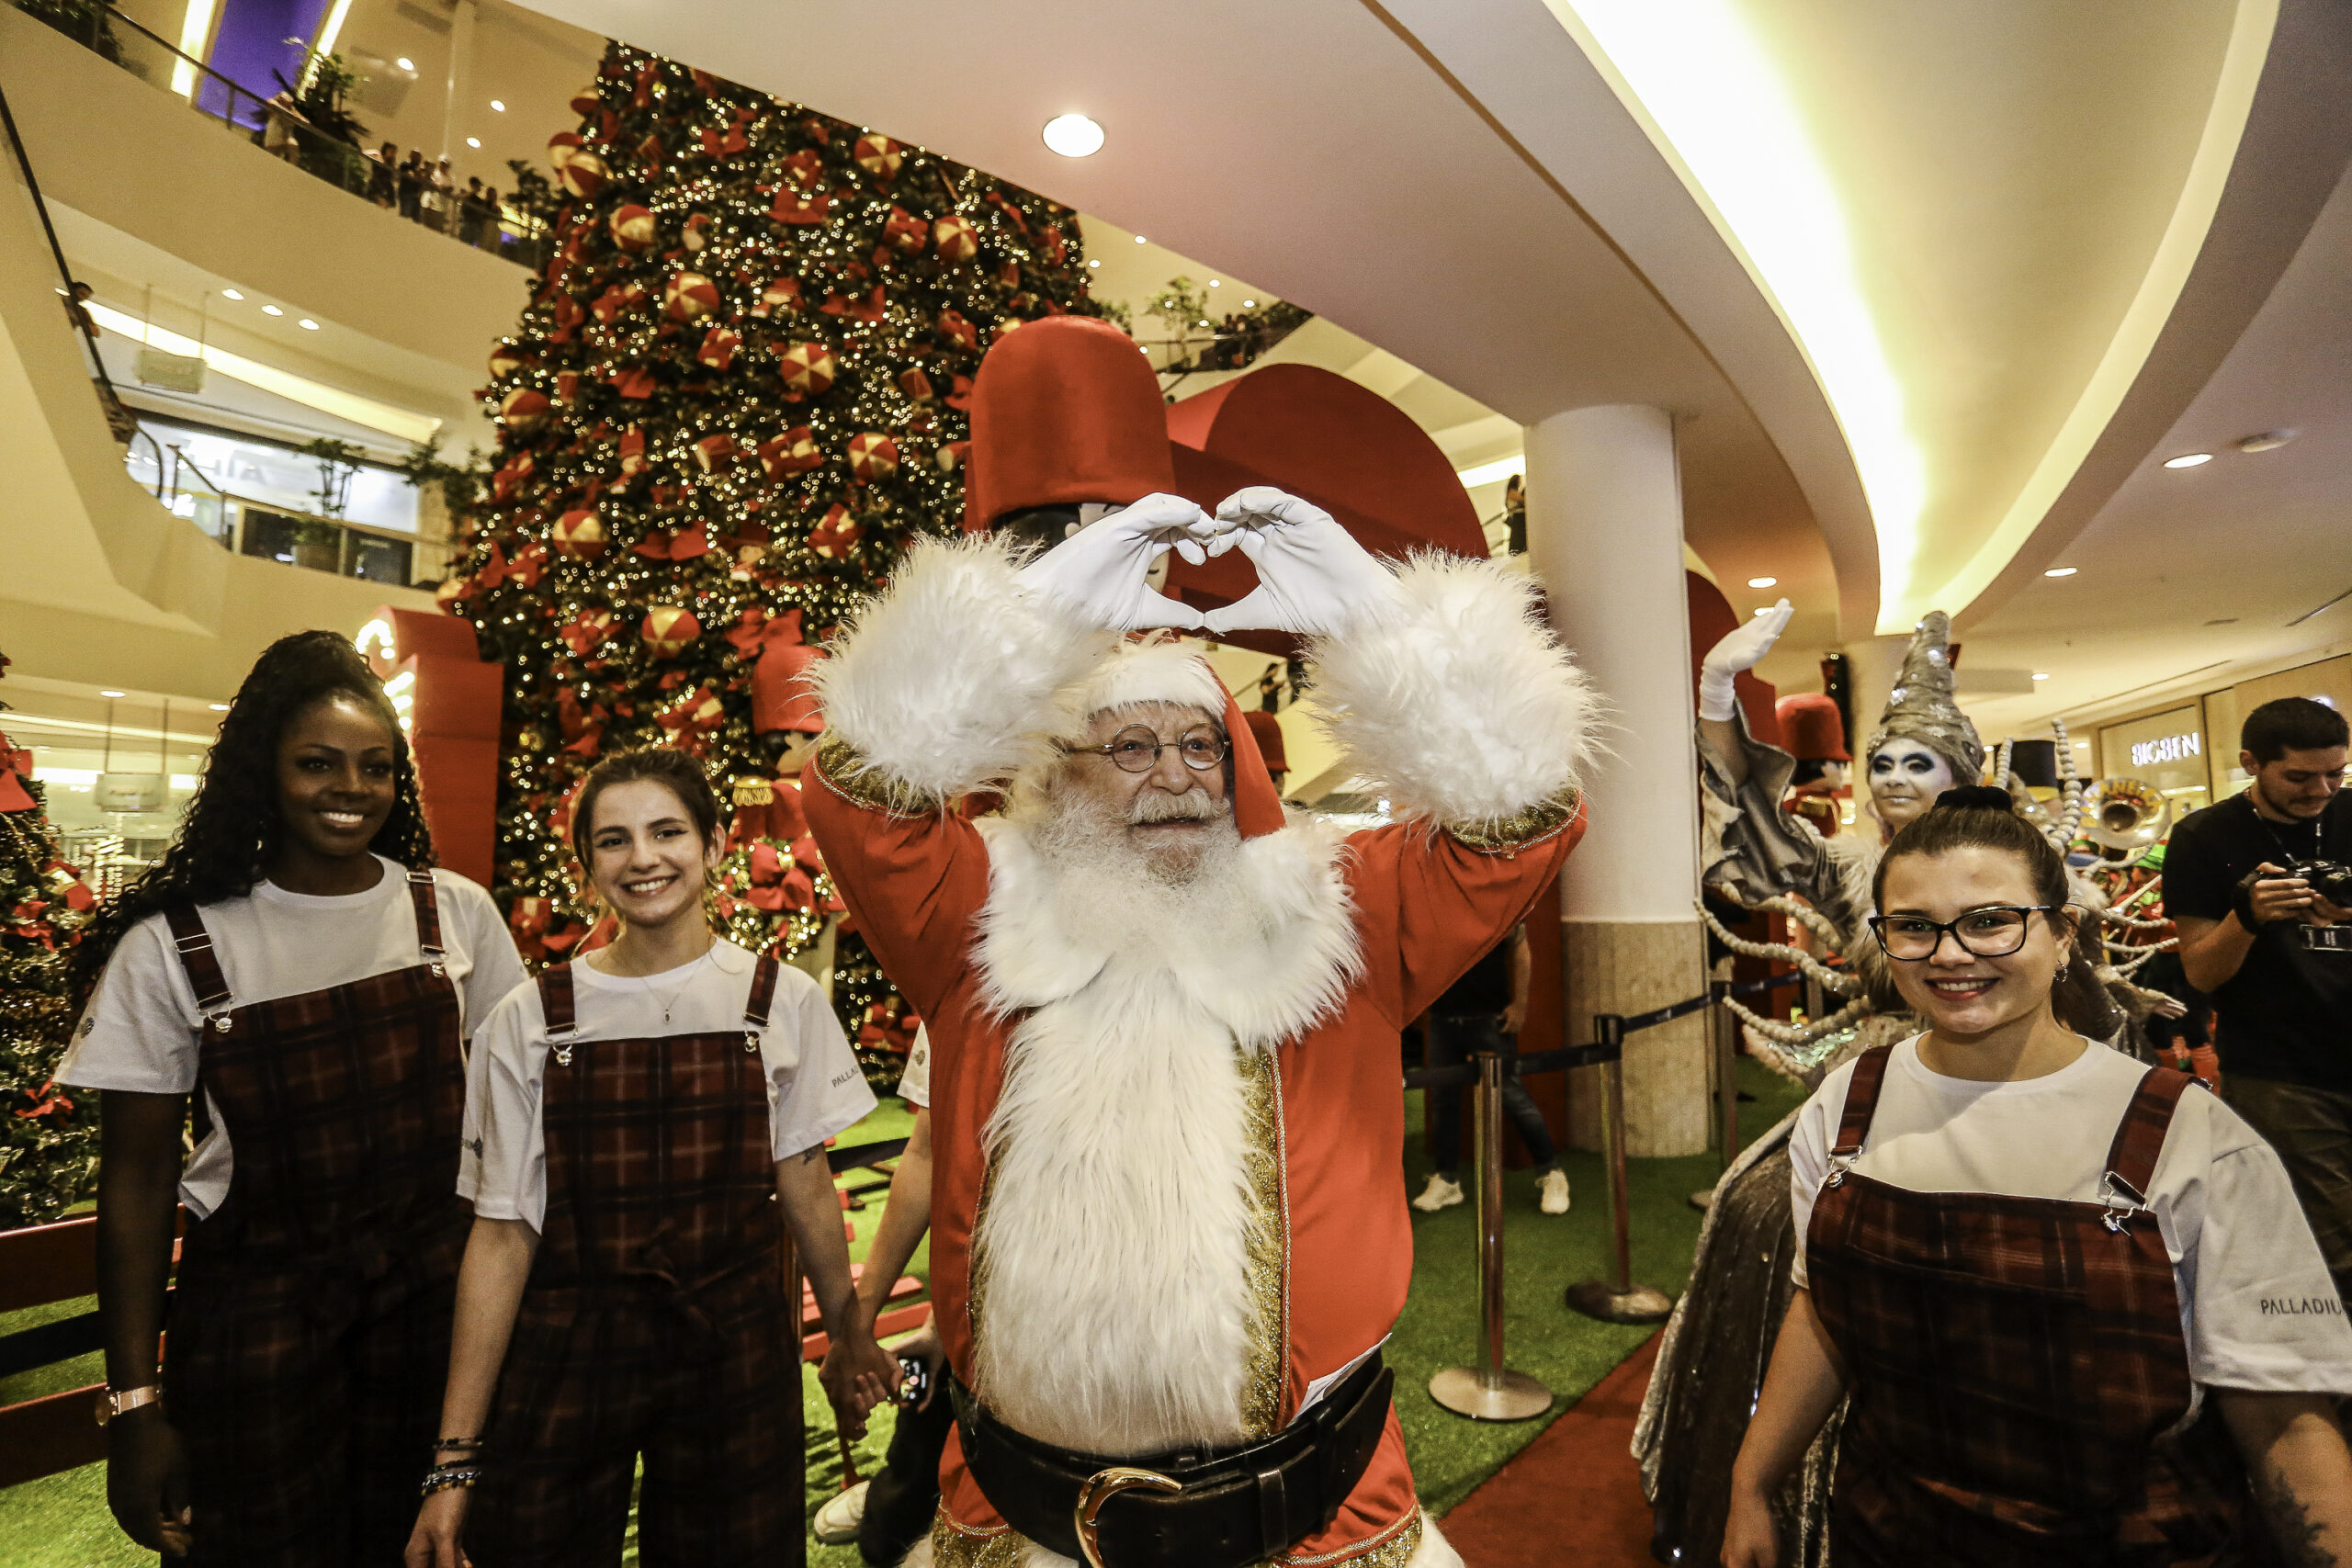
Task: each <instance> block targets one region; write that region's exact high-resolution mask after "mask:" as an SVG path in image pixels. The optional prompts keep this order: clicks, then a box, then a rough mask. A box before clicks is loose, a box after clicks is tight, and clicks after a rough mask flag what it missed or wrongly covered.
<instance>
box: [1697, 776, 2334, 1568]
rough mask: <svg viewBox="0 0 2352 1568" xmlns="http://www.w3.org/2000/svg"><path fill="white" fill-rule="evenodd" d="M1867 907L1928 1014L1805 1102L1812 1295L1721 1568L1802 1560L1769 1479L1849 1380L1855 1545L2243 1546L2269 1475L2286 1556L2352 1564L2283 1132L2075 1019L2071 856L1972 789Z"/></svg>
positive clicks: (2045, 1556)
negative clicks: (2068, 973) (2249, 1508)
mask: <svg viewBox="0 0 2352 1568" xmlns="http://www.w3.org/2000/svg"><path fill="white" fill-rule="evenodd" d="M1874 902H1875V904H1876V906H1877V908H1878V909H1879V910H1880V911H1881V912H1880V913H1879V914H1878V915H1876V916H1875V917H1873V918H1872V919H1871V922H1870V923H1871V930H1872V931H1873V932H1874V933H1875V936H1876V940H1877V941H1878V942H1879V943H1880V944H1881V945H1882V946H1883V949H1884V951H1885V953H1886V955H1887V957H1888V958H1889V959H1890V960H1892V961H1893V965H1894V971H1895V976H1896V984H1897V985H1898V986H1899V987H1900V988H1901V990H1902V993H1903V997H1904V999H1905V1001H1906V1002H1907V1003H1909V1004H1910V1006H1911V1007H1912V1008H1913V1009H1915V1010H1917V1015H1918V1016H1919V1017H1920V1018H1921V1019H1922V1020H1923V1021H1926V1022H1927V1024H1928V1030H1927V1032H1925V1033H1923V1034H1920V1035H1917V1036H1916V1037H1914V1038H1913V1039H1910V1040H1906V1041H1905V1042H1903V1043H1900V1044H1897V1045H1894V1046H1892V1047H1882V1048H1880V1049H1878V1050H1875V1051H1871V1052H1868V1053H1866V1054H1864V1055H1861V1056H1860V1057H1858V1058H1857V1059H1856V1060H1855V1061H1854V1062H1852V1063H1851V1064H1849V1065H1848V1066H1845V1067H1842V1068H1840V1069H1838V1071H1837V1072H1835V1073H1833V1074H1832V1075H1831V1076H1830V1077H1828V1078H1827V1079H1826V1081H1825V1082H1824V1083H1823V1084H1822V1087H1821V1089H1820V1090H1819V1091H1818V1092H1817V1093H1816V1094H1815V1096H1814V1097H1813V1099H1812V1100H1810V1101H1809V1102H1808V1103H1807V1104H1806V1106H1805V1108H1804V1111H1802V1112H1801V1113H1800V1115H1799V1118H1798V1122H1797V1127H1796V1130H1795V1133H1794V1134H1793V1137H1792V1144H1791V1159H1792V1168H1793V1178H1792V1188H1793V1193H1794V1201H1795V1205H1796V1224H1797V1233H1798V1235H1800V1236H1802V1237H1803V1238H1804V1253H1803V1256H1802V1258H1800V1260H1799V1262H1798V1265H1797V1268H1796V1271H1795V1273H1796V1283H1797V1287H1798V1288H1797V1292H1796V1294H1795V1297H1794V1299H1793V1300H1792V1303H1791V1304H1790V1308H1789V1312H1788V1315H1787V1318H1786V1320H1785V1321H1784V1323H1783V1325H1782V1326H1781V1335H1780V1338H1779V1340H1778V1342H1777V1344H1776V1345H1775V1347H1774V1349H1773V1353H1772V1363H1771V1369H1770V1372H1769V1374H1768V1375H1767V1377H1766V1380H1765V1383H1764V1390H1763V1394H1762V1397H1761V1400H1760V1402H1759V1403H1758V1407H1757V1410H1756V1414H1755V1418H1754V1420H1753V1421H1752V1423H1751V1424H1750V1425H1749V1427H1748V1430H1747V1440H1746V1443H1745V1445H1744V1446H1743V1447H1742V1449H1741V1450H1740V1454H1739V1459H1738V1461H1737V1463H1736V1465H1735V1467H1734V1470H1733V1483H1732V1488H1733V1493H1732V1501H1731V1507H1730V1517H1729V1519H1728V1521H1727V1523H1726V1526H1725V1529H1724V1551H1723V1561H1724V1563H1725V1564H1727V1565H1729V1568H1770V1565H1772V1564H1774V1563H1775V1562H1777V1560H1778V1555H1779V1543H1778V1540H1777V1539H1776V1536H1775V1533H1774V1528H1773V1522H1772V1518H1771V1511H1770V1498H1771V1497H1772V1495H1774V1493H1775V1492H1776V1491H1777V1490H1778V1488H1779V1485H1780V1483H1781V1481H1782V1480H1783V1479H1784V1478H1785V1477H1786V1476H1787V1475H1788V1474H1789V1473H1790V1472H1791V1471H1792V1469H1793V1468H1794V1466H1795V1465H1796V1464H1797V1463H1798V1461H1800V1460H1801V1459H1802V1458H1803V1457H1804V1452H1805V1450H1806V1448H1807V1446H1808V1445H1809V1444H1810V1443H1811V1442H1812V1440H1813V1438H1814V1435H1815V1432H1816V1431H1817V1430H1819V1428H1820V1427H1821V1425H1822V1423H1823V1422H1824V1421H1825V1420H1826V1418H1827V1417H1828V1416H1829V1414H1830V1413H1831V1411H1832V1410H1834V1409H1835V1408H1836V1406H1837V1404H1838V1401H1839V1400H1840V1399H1841V1398H1843V1399H1846V1400H1848V1401H1849V1407H1848V1414H1847V1417H1846V1425H1845V1427H1844V1430H1843V1433H1842V1435H1841V1438H1840V1440H1839V1445H1838V1469H1837V1474H1836V1479H1835V1481H1834V1483H1832V1487H1831V1492H1830V1507H1829V1513H1830V1518H1829V1550H1830V1552H1831V1554H1832V1557H1833V1559H1834V1561H1835V1562H1837V1563H1838V1565H1839V1568H1879V1565H1883V1564H1884V1565H1891V1564H1897V1563H1899V1564H1901V1565H1902V1568H1925V1565H1929V1564H1944V1563H1952V1564H1962V1563H1965V1564H1972V1565H1973V1564H1983V1563H1995V1562H1997V1563H2002V1564H2005V1565H2010V1568H2042V1565H2053V1568H2054V1565H2056V1564H2062V1563H2063V1564H2069V1565H2073V1564H2094V1563H2096V1564H2102V1565H2121V1564H2130V1565H2135V1568H2136V1565H2141V1564H2145V1565H2147V1568H2156V1565H2159V1564H2192V1563H2196V1564H2201V1563H2211V1562H2234V1561H2237V1560H2238V1559H2237V1556H2236V1553H2237V1552H2238V1551H2240V1549H2241V1543H2242V1542H2243V1541H2244V1540H2245V1538H2246V1537H2247V1536H2248V1534H2249V1533H2250V1532H2251V1530H2252V1529H2253V1523H2252V1521H2251V1520H2248V1519H2245V1517H2243V1513H2244V1508H2243V1496H2244V1493H2245V1483H2244V1476H2245V1472H2251V1475H2252V1479H2253V1483H2254V1485H2253V1490H2254V1495H2255V1496H2256V1498H2257V1499H2258V1500H2259V1503H2260V1511H2261V1513H2262V1515H2263V1517H2264V1519H2265V1521H2266V1522H2267V1526H2268V1527H2269V1533H2270V1534H2271V1536H2272V1537H2273V1539H2274V1540H2276V1541H2277V1542H2278V1545H2279V1546H2280V1547H2281V1549H2282V1551H2284V1553H2285V1559H2286V1561H2287V1562H2290V1563H2293V1564H2297V1565H2301V1564H2307V1563H2332V1562H2352V1458H2347V1456H2346V1449H2345V1443H2344V1438H2343V1436H2342V1435H2341V1433H2340V1432H2339V1431H2338V1430H2337V1427H2336V1424H2335V1416H2334V1411H2333V1408H2332V1403H2331V1401H2330V1399H2329V1397H2328V1396H2329V1395H2330V1394H2332V1393H2347V1392H2352V1326H2347V1325H2346V1322H2345V1319H2344V1315H2343V1308H2342V1305H2341V1303H2339V1302H2338V1301H2337V1299H2336V1296H2335V1288H2334V1286H2333V1285H2332V1284H2331V1283H2330V1281H2329V1279H2328V1275H2327V1271H2326V1269H2324V1267H2323V1265H2322V1263H2321V1261H2320V1256H2319V1251H2318V1248H2317V1247H2316V1245H2315V1244H2314V1243H2313V1242H2312V1235H2311V1231H2310V1229H2309V1227H2308V1226H2307V1225H2306V1224H2304V1223H2303V1219H2302V1215H2301V1212H2300V1211H2299V1210H2298V1209H2297V1207H2296V1204H2295V1199H2294V1194H2293V1193H2292V1191H2291V1190H2290V1189H2289V1187H2288V1184H2287V1179H2286V1175H2285V1172H2284V1171H2283V1169H2282V1168H2280V1166H2279V1163H2278V1156H2277V1155H2276V1154H2274V1153H2273V1152H2272V1151H2271V1150H2270V1148H2269V1146H2268V1145H2266V1144H2264V1143H2263V1142H2262V1140H2261V1139H2260V1138H2259V1137H2257V1136H2256V1135H2255V1134H2253V1133H2252V1132H2251V1131H2250V1130H2249V1129H2248V1128H2247V1127H2246V1125H2245V1122H2242V1121H2240V1120H2239V1119H2238V1117H2237V1116H2236V1115H2235V1113H2233V1111H2230V1109H2229V1108H2228V1107H2227V1106H2225V1105H2223V1104H2222V1102H2221V1100H2219V1099H2217V1098H2216V1097H2214V1096H2213V1095H2211V1094H2209V1093H2207V1092H2206V1091H2205V1090H2204V1089H2201V1088H2199V1087H2197V1086H2196V1085H2195V1083H2194V1080H2192V1079H2190V1078H2189V1077H2188V1076H2187V1075H2185V1074H2181V1073H2177V1072H2173V1071H2170V1070H2169V1069H2165V1068H2150V1067H2144V1066H2142V1064H2140V1063H2138V1062H2136V1061H2134V1060H2132V1059H2131V1058H2130V1057H2128V1056H2126V1055H2122V1054H2120V1053H2119V1052H2116V1051H2112V1050H2109V1048H2107V1047H2106V1046H2103V1045H2099V1044H2097V1043H2093V1042H2091V1041H2089V1040H2087V1039H2085V1038H2084V1037H2083V1036H2082V1035H2081V1034H2079V1033H2077V1032H2075V1029H2074V1028H2072V1027H2070V1025H2069V1021H2068V1019H2067V1017H2066V1016H2065V1012H2066V1010H2067V1009H2068V1008H2069V1006H2070V1005H2071V1004H2072V1003H2073V1001H2074V999H2075V998H2072V997H2070V996H2069V995H2068V994H2067V993H2066V992H2065V990H2064V987H2063V986H2062V985H2061V983H2060V982H2061V980H2062V976H2063V975H2064V969H2065V956H2066V953H2067V949H2068V947H2069V945H2070V942H2071V939H2072V935H2073V932H2074V929H2075V924H2076V922H2077V920H2078V919H2080V918H2081V914H2082V911H2081V910H2079V909H2077V908H2072V907H2070V906H2069V903H2068V891H2067V882H2066V874H2065V865H2064V862H2063V861H2062V860H2061V859H2060V858H2059V855H2058V852H2057V851H2056V850H2054V849H2053V848H2052V847H2051V845H2050V844H2049V842H2048V841H2047V840H2044V839H2043V838H2042V837H2041V833H2040V832H2039V831H2038V830H2037V829H2035V828H2033V827H2032V826H2031V825H2030V824H2029V823H2027V822H2025V821H2024V820H2022V819H2021V818H2018V817H2017V816H2016V815H2015V814H2014V812H2013V810H2012V808H2011V807H2010V804H2009V800H2008V797H2007V795H2006V794H2005V793H2004V792H2002V791H1999V790H1994V789H1987V788H1979V787H1973V786H1970V787H1962V788H1960V789H1954V790H1948V791H1946V792H1945V793H1944V794H1943V795H1942V796H1941V798H1940V799H1939V800H1938V801H1937V803H1936V805H1935V807H1933V808H1932V809H1930V810H1929V811H1928V812H1926V813H1925V814H1923V815H1922V816H1920V817H1919V818H1917V819H1915V820H1914V821H1913V822H1911V823H1910V824H1909V825H1908V826H1906V827H1905V828H1904V829H1902V830H1901V831H1900V832H1898V833H1897V834H1896V835H1895V836H1894V841H1893V842H1892V843H1890V844H1889V845H1888V846H1887V851H1886V855H1885V858H1884V859H1883V861H1882V862H1881V863H1880V864H1879V867H1878V872H1877V883H1876V887H1875V893H1874ZM2053 992H2054V993H2055V995H2056V997H2057V1004H2056V1005H2055V1006H2053ZM2217 1415H2218V1417H2219V1419H2218V1420H2217V1419H2215V1417H2216V1416H2217ZM2200 1417H2202V1418H2201V1419H2200ZM2233 1450H2234V1451H2233Z"/></svg>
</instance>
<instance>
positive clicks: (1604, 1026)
mask: <svg viewBox="0 0 2352 1568" xmlns="http://www.w3.org/2000/svg"><path fill="white" fill-rule="evenodd" d="M1592 1023H1593V1029H1594V1031H1595V1032H1597V1033H1599V1034H1600V1043H1602V1044H1603V1045H1613V1046H1615V1047H1617V1049H1618V1052H1619V1054H1618V1055H1614V1056H1611V1058H1610V1059H1609V1060H1608V1061H1606V1062H1604V1063H1602V1064H1601V1067H1600V1131H1601V1142H1602V1145H1603V1146H1602V1152H1601V1169H1602V1173H1603V1174H1604V1175H1605V1176H1606V1177H1607V1178H1608V1182H1609V1226H1610V1232H1611V1235H1610V1240H1611V1243H1612V1244H1613V1247H1614V1254H1613V1257H1612V1258H1611V1263H1612V1265H1613V1267H1612V1269H1611V1273H1610V1276H1609V1278H1607V1279H1605V1280H1578V1281H1577V1283H1575V1284H1573V1285H1570V1286H1569V1287H1568V1305H1570V1306H1571V1307H1574V1308H1575V1309H1576V1310H1577V1311H1578V1312H1580V1313H1583V1314H1585V1315H1586V1316H1587V1317H1598V1318H1601V1319H1604V1320H1606V1321H1608V1322H1610V1323H1657V1322H1658V1321H1660V1320H1662V1319H1663V1318H1664V1317H1665V1316H1666V1315H1667V1314H1668V1313H1670V1312H1672V1311H1673V1310H1674V1303H1672V1302H1669V1301H1668V1300H1667V1299H1666V1297H1665V1295H1664V1294H1663V1293H1662V1292H1657V1291H1654V1290H1652V1289H1650V1288H1649V1287H1648V1286H1647V1285H1636V1284H1634V1252H1633V1241H1632V1237H1631V1235H1630V1234H1629V1232H1628V1230H1627V1224H1626V1214H1625V1059H1624V1055H1623V1051H1624V1045H1625V1021H1624V1020H1623V1019H1622V1018H1620V1017H1618V1016H1616V1015H1615V1014H1613V1013H1601V1014H1600V1015H1598V1016H1596V1017H1595V1018H1594V1019H1593V1021H1592Z"/></svg>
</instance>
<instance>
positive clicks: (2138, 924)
mask: <svg viewBox="0 0 2352 1568" xmlns="http://www.w3.org/2000/svg"><path fill="white" fill-rule="evenodd" d="M2098 918H2099V919H2102V920H2105V921H2107V922H2108V923H2109V924H2110V925H2118V926H2124V927H2128V928H2129V929H2131V930H2132V931H2162V930H2164V929H2165V927H2166V926H2169V925H2171V924H2172V922H2171V921H2170V920H2143V919H2134V918H2133V917H2131V916H2130V915H2119V914H2117V913H2116V912H2115V911H2114V910H2112V909H2102V910H2100V911H2099V916H2098Z"/></svg>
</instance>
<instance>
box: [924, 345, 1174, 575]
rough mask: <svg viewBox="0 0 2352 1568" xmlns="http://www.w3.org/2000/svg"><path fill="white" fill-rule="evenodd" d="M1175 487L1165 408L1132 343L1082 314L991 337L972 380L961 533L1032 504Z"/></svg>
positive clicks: (1135, 497) (977, 530) (1115, 498)
mask: <svg viewBox="0 0 2352 1568" xmlns="http://www.w3.org/2000/svg"><path fill="white" fill-rule="evenodd" d="M1175 488H1176V470H1175V468H1174V465H1173V464H1172V462H1171V461H1170V457H1169V453H1168V408H1167V405H1166V404H1165V403H1164V402H1162V401H1161V400H1160V397H1159V378H1158V377H1157V376H1155V375H1153V374H1152V371H1151V366H1150V364H1149V363H1148V361H1147V360H1146V359H1145V357H1144V356H1143V355H1141V354H1138V353H1137V352H1136V342H1135V339H1133V338H1131V337H1129V336H1128V335H1127V334H1126V333H1123V332H1121V331H1120V330H1119V329H1118V328H1116V327H1114V326H1113V325H1112V324H1111V323H1110V322H1108V321H1097V320H1095V319H1094V318H1092V317H1091V316H1050V317H1047V318H1046V319H1045V320H1043V321H1031V322H1029V323H1028V324H1026V325H1025V326H1023V327H1022V328H1021V329H1020V330H1019V331H1017V332H1013V333H1007V334H1006V335H1004V336H1001V337H999V338H998V339H997V341H996V343H995V344H994V345H993V346H992V347H990V348H989V352H988V356H987V357H986V358H984V359H982V360H981V361H980V371H979V374H978V376H977V377H975V378H973V381H972V447H971V456H970V457H969V458H968V459H967V466H966V469H965V477H964V531H965V532H966V533H969V534H985V533H986V532H988V530H989V528H990V527H991V526H992V525H994V524H995V523H996V522H997V520H998V519H999V518H1001V517H1003V516H1005V515H1006V514H1007V513H1013V512H1021V511H1025V510H1026V509H1028V508H1030V507H1033V506H1069V505H1076V504H1078V503H1079V502H1088V501H1110V502H1119V503H1120V504H1122V505H1125V504H1128V503H1130V502H1137V501H1141V500H1142V499H1143V498H1144V497H1145V496H1147V495H1150V494H1152V493H1153V492H1154V491H1172V490H1174V489H1175Z"/></svg>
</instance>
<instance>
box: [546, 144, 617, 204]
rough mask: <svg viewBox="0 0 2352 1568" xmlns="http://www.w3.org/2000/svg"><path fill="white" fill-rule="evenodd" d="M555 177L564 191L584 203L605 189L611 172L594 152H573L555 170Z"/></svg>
mask: <svg viewBox="0 0 2352 1568" xmlns="http://www.w3.org/2000/svg"><path fill="white" fill-rule="evenodd" d="M556 177H557V178H558V179H560V180H561V181H562V182H563V188H564V189H565V190H567V191H570V192H571V194H572V195H573V196H576V197H579V198H580V199H581V200H582V201H586V200H588V199H589V198H591V197H594V195H595V194H596V193H597V192H598V191H600V190H602V189H604V188H605V181H606V180H608V179H610V178H611V177H612V171H611V170H610V169H608V168H606V167H605V161H604V160H603V159H602V158H599V157H598V156H596V154H594V152H575V153H573V154H572V155H571V157H570V158H568V159H566V160H565V161H564V162H563V163H562V164H560V166H559V167H558V168H557V169H556Z"/></svg>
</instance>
